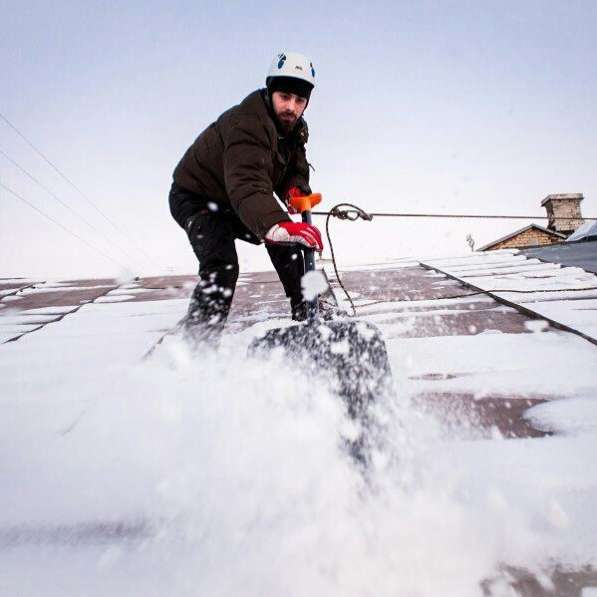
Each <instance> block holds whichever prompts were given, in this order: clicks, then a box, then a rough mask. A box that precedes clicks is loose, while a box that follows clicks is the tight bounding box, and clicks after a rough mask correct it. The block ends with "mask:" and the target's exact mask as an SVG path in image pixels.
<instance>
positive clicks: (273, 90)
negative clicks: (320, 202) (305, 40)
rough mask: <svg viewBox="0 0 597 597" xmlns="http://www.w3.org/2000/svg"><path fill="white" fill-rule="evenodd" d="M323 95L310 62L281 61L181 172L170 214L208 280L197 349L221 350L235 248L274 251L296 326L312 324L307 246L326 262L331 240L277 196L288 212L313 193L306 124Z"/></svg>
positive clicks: (203, 283) (196, 309)
mask: <svg viewBox="0 0 597 597" xmlns="http://www.w3.org/2000/svg"><path fill="white" fill-rule="evenodd" d="M314 87H315V70H314V69H313V65H312V63H311V61H310V60H309V59H308V58H306V57H305V56H303V55H302V54H298V53H291V52H285V53H282V54H278V56H276V58H275V59H274V61H273V63H272V65H271V67H270V70H269V72H268V75H267V78H266V88H265V89H259V90H257V91H254V92H253V93H251V94H250V95H248V96H247V97H246V98H245V99H244V100H243V101H242V102H241V103H240V104H239V105H237V106H234V107H233V108H230V109H229V110H227V111H226V112H224V113H223V114H222V115H221V116H220V117H219V118H218V119H217V120H216V121H215V122H214V123H212V124H210V125H209V126H208V127H207V128H206V129H205V130H204V131H203V132H202V133H201V134H200V135H199V137H197V139H196V140H195V142H194V143H193V144H192V145H191V147H189V149H188V150H187V151H186V153H185V154H184V156H183V157H182V159H181V160H180V162H179V164H178V166H177V167H176V169H175V170H174V175H173V179H174V181H173V184H172V188H171V190H170V211H171V213H172V216H173V217H174V219H175V220H176V221H177V222H178V224H179V225H180V226H181V227H182V228H184V229H185V231H186V233H187V235H188V238H189V241H190V243H191V246H192V248H193V251H194V252H195V255H196V256H197V258H198V260H199V278H200V280H199V283H198V284H197V286H196V288H195V290H194V292H193V295H192V297H191V301H190V304H189V309H188V313H187V316H186V318H185V329H186V332H187V335H188V336H190V337H191V339H192V340H194V341H195V342H201V341H203V340H208V341H210V342H213V341H214V340H215V341H217V338H218V337H219V335H220V332H221V331H222V329H223V326H224V323H225V322H226V318H227V316H228V312H229V310H230V305H231V303H232V298H233V295H234V289H235V286H236V281H237V278H238V274H239V267H238V257H237V254H236V248H235V239H241V240H244V241H247V242H250V243H253V244H260V243H261V242H265V245H266V248H267V251H268V253H269V256H270V259H271V261H272V263H273V265H274V268H275V269H276V272H277V273H278V276H279V278H280V281H281V282H282V285H283V286H284V291H285V293H286V296H287V297H288V298H289V299H290V306H291V314H292V318H293V319H295V320H302V319H304V318H305V312H306V307H305V302H304V300H303V297H302V292H301V277H302V276H303V274H304V261H303V255H302V252H301V251H300V250H299V249H298V247H297V245H303V246H305V247H309V248H312V249H315V250H316V251H319V252H321V251H322V250H323V245H322V241H321V234H320V233H319V230H317V228H315V227H314V226H311V225H309V224H305V223H302V222H293V221H292V220H291V219H290V217H289V216H288V214H287V213H286V212H285V211H284V210H283V209H282V208H281V206H280V204H279V203H278V202H277V201H276V199H275V197H274V193H275V194H276V195H277V196H278V197H279V198H280V199H281V200H282V201H284V202H285V203H286V204H288V202H289V200H290V199H291V198H292V197H293V196H300V195H308V194H310V193H311V189H310V187H309V164H308V162H307V159H306V155H305V143H306V142H307V138H308V130H307V123H306V122H305V121H304V120H303V118H302V115H303V113H304V111H305V108H306V107H307V104H308V103H309V99H310V96H311V91H312V90H313V88H314ZM289 210H291V213H292V209H291V208H290V207H289Z"/></svg>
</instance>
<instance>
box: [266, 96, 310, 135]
mask: <svg viewBox="0 0 597 597" xmlns="http://www.w3.org/2000/svg"><path fill="white" fill-rule="evenodd" d="M272 106H273V108H274V113H275V114H276V118H277V119H278V122H279V123H280V127H281V128H282V130H283V131H284V132H285V133H289V132H290V131H291V130H292V129H293V128H294V127H295V125H296V123H297V122H298V120H299V118H300V117H301V116H302V115H303V112H304V111H305V108H306V107H307V99H306V98H304V97H301V96H300V95H295V94H294V93H286V92H284V91H274V93H273V94H272Z"/></svg>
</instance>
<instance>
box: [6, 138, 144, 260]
mask: <svg viewBox="0 0 597 597" xmlns="http://www.w3.org/2000/svg"><path fill="white" fill-rule="evenodd" d="M0 154H2V155H3V156H4V157H5V159H6V160H8V161H9V162H10V163H11V164H12V165H13V166H15V168H18V170H20V171H21V172H22V173H23V174H24V175H25V176H27V177H28V178H29V179H30V180H32V181H33V182H34V183H35V184H36V185H38V186H39V187H40V188H41V189H43V190H44V191H45V192H46V193H48V195H50V196H51V197H52V198H53V199H54V200H55V201H57V202H58V203H60V205H62V206H63V207H64V208H65V209H67V210H69V211H70V212H72V213H73V214H74V215H75V216H76V217H78V218H79V219H80V220H81V221H82V222H84V223H85V224H86V225H87V226H89V228H91V229H92V230H93V231H94V232H96V233H97V234H99V235H100V236H102V237H103V238H104V240H106V241H108V243H110V244H111V245H114V246H115V247H116V248H118V249H120V251H122V253H123V254H124V255H126V256H127V257H128V258H129V259H131V260H132V261H133V263H134V262H135V260H136V259H137V257H134V256H133V255H132V254H131V253H129V252H128V251H127V250H126V249H125V248H124V247H123V246H122V245H120V244H119V243H117V242H115V241H114V240H113V239H111V238H109V237H108V236H107V235H106V234H105V233H104V232H103V231H102V230H100V229H99V228H97V227H96V226H95V225H94V224H93V223H92V222H90V221H89V220H88V219H87V218H86V217H85V216H83V215H82V214H80V213H79V212H78V211H76V210H75V209H74V208H73V207H72V206H71V205H68V203H66V202H65V201H63V200H62V199H61V198H60V197H59V196H58V195H56V193H54V192H53V191H52V190H51V189H49V188H48V187H47V186H45V185H44V184H43V183H42V182H40V181H39V180H38V179H37V178H35V176H33V174H31V173H30V172H28V171H27V170H26V169H25V168H24V167H23V166H21V165H20V164H19V163H18V162H17V161H16V160H13V159H12V158H11V157H10V156H9V155H8V154H7V153H6V152H5V151H4V150H2V149H1V148H0Z"/></svg>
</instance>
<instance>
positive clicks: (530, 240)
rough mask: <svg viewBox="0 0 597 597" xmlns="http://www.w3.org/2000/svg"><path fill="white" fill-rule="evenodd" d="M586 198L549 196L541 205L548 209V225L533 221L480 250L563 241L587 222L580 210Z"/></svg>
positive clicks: (568, 194)
mask: <svg viewBox="0 0 597 597" xmlns="http://www.w3.org/2000/svg"><path fill="white" fill-rule="evenodd" d="M583 198H584V197H583V194H582V193H559V194H554V195H548V196H547V197H545V199H543V201H541V206H542V207H545V209H546V211H547V217H548V223H547V228H544V227H543V226H538V225H537V224H530V225H528V226H525V227H524V228H521V229H520V230H516V231H515V232H512V233H510V234H508V235H506V236H503V237H502V238H498V239H497V240H494V241H492V242H490V243H489V244H487V245H484V246H483V247H480V248H479V249H478V250H479V251H495V250H496V249H521V248H524V247H533V246H541V245H553V244H554V243H561V242H563V241H565V240H566V239H567V238H568V237H569V236H570V235H571V234H572V233H573V232H574V231H575V230H576V229H577V228H579V227H580V226H581V225H582V224H583V223H584V220H583V219H582V215H581V211H580V202H581V201H582V200H583Z"/></svg>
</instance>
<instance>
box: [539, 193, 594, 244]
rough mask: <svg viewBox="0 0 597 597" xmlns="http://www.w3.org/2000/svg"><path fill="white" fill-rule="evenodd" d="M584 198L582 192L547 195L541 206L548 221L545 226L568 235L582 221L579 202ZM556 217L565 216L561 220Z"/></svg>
mask: <svg viewBox="0 0 597 597" xmlns="http://www.w3.org/2000/svg"><path fill="white" fill-rule="evenodd" d="M583 199H584V197H583V194H582V193H559V194H556V195H547V197H545V199H543V201H541V206H542V207H545V209H546V210H547V217H548V218H549V222H548V224H547V227H548V228H550V229H551V230H555V232H560V233H562V234H566V235H570V234H572V233H573V232H574V231H575V230H576V229H577V228H578V227H579V226H580V225H581V224H583V223H584V220H583V219H582V215H581V213H580V202H581V201H582V200H583ZM556 218H565V219H563V220H560V219H556Z"/></svg>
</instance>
